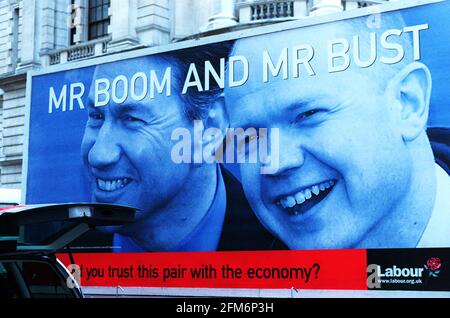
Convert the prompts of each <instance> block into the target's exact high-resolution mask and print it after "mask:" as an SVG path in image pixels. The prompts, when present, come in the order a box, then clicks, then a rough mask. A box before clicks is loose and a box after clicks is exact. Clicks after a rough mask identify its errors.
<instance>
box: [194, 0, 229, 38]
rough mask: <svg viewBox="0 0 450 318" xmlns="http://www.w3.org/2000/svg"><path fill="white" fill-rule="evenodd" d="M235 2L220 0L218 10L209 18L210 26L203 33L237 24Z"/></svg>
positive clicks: (204, 28)
mask: <svg viewBox="0 0 450 318" xmlns="http://www.w3.org/2000/svg"><path fill="white" fill-rule="evenodd" d="M234 5H235V3H234V0H220V3H219V5H218V10H217V11H216V12H217V13H215V14H214V15H213V16H212V17H210V18H209V20H208V24H207V25H206V26H205V27H203V28H202V30H201V31H209V30H215V29H221V28H226V27H229V26H232V25H236V24H237V18H236V16H235V7H234Z"/></svg>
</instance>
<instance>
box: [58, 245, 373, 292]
mask: <svg viewBox="0 0 450 318" xmlns="http://www.w3.org/2000/svg"><path fill="white" fill-rule="evenodd" d="M58 258H59V259H60V260H61V261H62V262H63V263H64V264H65V265H66V266H68V265H69V264H71V263H72V262H71V261H70V260H69V256H68V255H67V254H59V255H58ZM73 260H74V262H75V264H77V265H78V266H80V270H81V271H80V274H81V277H80V282H81V285H82V286H118V285H120V286H123V287H188V288H189V287H190V288H256V289H259V288H264V289H286V288H289V289H290V288H296V289H352V290H363V289H367V284H366V279H367V273H366V268H367V261H366V250H322V251H254V252H212V253H209V252H208V253H203V252H196V253H97V254H91V253H79V254H73Z"/></svg>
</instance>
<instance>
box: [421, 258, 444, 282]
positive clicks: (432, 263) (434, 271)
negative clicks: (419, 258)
mask: <svg viewBox="0 0 450 318" xmlns="http://www.w3.org/2000/svg"><path fill="white" fill-rule="evenodd" d="M441 265H442V264H441V259H440V258H439V257H431V258H429V259H428V260H427V264H426V265H425V266H424V267H425V269H427V270H428V271H429V273H428V274H429V276H433V277H437V276H438V274H439V272H440V268H441Z"/></svg>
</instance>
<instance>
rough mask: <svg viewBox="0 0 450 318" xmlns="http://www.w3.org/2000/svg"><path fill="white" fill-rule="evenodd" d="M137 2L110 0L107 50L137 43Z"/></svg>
mask: <svg viewBox="0 0 450 318" xmlns="http://www.w3.org/2000/svg"><path fill="white" fill-rule="evenodd" d="M137 2H138V1H135V0H111V6H110V8H109V10H110V11H109V15H110V17H111V23H110V25H109V29H108V31H109V32H108V33H109V34H111V36H112V40H111V42H110V43H109V44H108V51H109V52H116V51H122V50H126V49H130V48H133V47H135V46H137V45H138V44H139V40H138V37H137V34H136V22H137Z"/></svg>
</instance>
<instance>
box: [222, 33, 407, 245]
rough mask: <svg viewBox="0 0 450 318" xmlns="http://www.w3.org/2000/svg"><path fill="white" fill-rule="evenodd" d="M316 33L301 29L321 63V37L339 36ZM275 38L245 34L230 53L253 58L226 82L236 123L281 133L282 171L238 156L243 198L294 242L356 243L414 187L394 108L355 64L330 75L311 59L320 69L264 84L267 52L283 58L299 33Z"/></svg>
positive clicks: (323, 58)
mask: <svg viewBox="0 0 450 318" xmlns="http://www.w3.org/2000/svg"><path fill="white" fill-rule="evenodd" d="M296 32H298V31H296ZM324 32H326V31H324ZM312 33H314V32H310V33H309V35H308V33H307V32H304V33H302V37H301V39H302V42H304V43H311V44H312V45H313V47H315V48H316V55H315V57H314V59H315V61H322V62H324V61H326V52H327V50H326V48H325V47H324V46H321V45H320V44H318V41H316V40H315V38H314V37H317V38H319V39H320V38H322V39H323V38H325V39H326V38H332V37H333V35H332V34H331V33H330V34H327V35H325V34H317V33H314V34H312ZM313 35H314V36H313ZM270 36H273V37H274V39H272V40H271V41H270V43H271V45H270V48H269V47H267V46H265V44H264V43H265V42H264V41H260V40H259V39H258V38H256V39H255V38H253V39H252V38H249V39H244V40H240V41H238V43H237V46H236V49H235V52H234V53H233V54H234V55H243V56H246V57H247V58H248V59H249V60H250V61H251V67H252V70H254V72H253V73H252V75H251V76H250V78H249V80H248V82H247V83H246V84H245V85H243V86H241V87H237V88H231V89H227V90H226V98H227V111H228V113H229V117H230V122H231V127H255V128H278V129H279V132H280V144H279V153H280V169H279V170H278V171H277V172H276V173H275V174H272V175H262V174H260V166H259V165H258V164H241V174H242V183H243V187H244V191H245V193H246V196H247V198H248V199H249V201H250V204H251V206H252V208H253V210H254V211H255V213H256V214H257V215H258V217H259V219H260V220H261V221H262V223H263V224H264V225H265V226H266V227H267V228H268V229H270V230H271V231H272V232H273V233H274V234H275V235H276V236H278V237H279V238H280V239H281V240H282V241H284V242H285V243H286V244H287V245H288V247H289V248H291V249H315V248H318V249H320V248H349V247H354V246H357V244H358V242H360V241H361V240H362V239H363V238H364V236H365V235H366V234H367V233H368V232H369V231H370V230H372V229H373V228H374V227H375V226H377V224H378V223H379V222H382V221H383V219H384V218H385V217H386V216H387V215H388V214H389V213H391V211H393V210H394V209H395V207H396V205H397V204H398V202H399V201H401V200H402V198H403V196H404V195H405V193H406V192H407V190H408V181H409V178H410V175H409V173H410V171H409V170H410V161H409V160H410V159H409V156H408V154H407V148H406V146H405V144H404V142H403V139H402V135H401V133H400V130H399V128H398V125H397V122H396V119H397V118H396V112H394V111H392V109H391V107H390V105H389V103H388V100H389V97H388V96H387V95H386V94H387V93H385V92H384V91H383V89H380V85H379V83H375V81H371V80H370V79H369V77H368V76H367V74H365V73H364V71H365V70H361V69H353V68H352V67H351V68H350V69H348V70H346V71H344V72H341V73H336V74H330V73H328V72H327V70H326V69H324V66H319V65H318V64H314V65H313V66H314V68H315V71H316V74H317V75H315V76H307V75H306V72H305V71H304V69H302V70H301V72H302V71H303V73H301V75H300V77H299V78H292V77H291V78H289V79H288V80H283V79H282V78H281V76H279V77H278V78H272V79H271V80H270V82H268V83H263V81H262V74H261V70H262V69H263V67H262V65H261V64H258V63H259V62H258V61H261V60H262V59H261V53H262V52H263V51H264V50H268V51H269V53H270V55H271V56H272V58H273V59H274V60H275V61H276V59H277V58H278V56H279V54H280V52H281V49H282V48H283V47H291V46H292V41H291V39H295V38H300V37H299V36H295V34H292V35H291V36H289V35H287V34H284V33H281V34H273V35H270ZM275 38H276V39H275ZM323 52H325V53H323ZM324 54H325V55H324ZM322 64H326V62H324V63H322ZM239 76H240V74H236V77H237V78H240V77H239ZM268 92H270V93H268ZM269 131H270V129H269ZM269 138H270V136H269Z"/></svg>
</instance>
